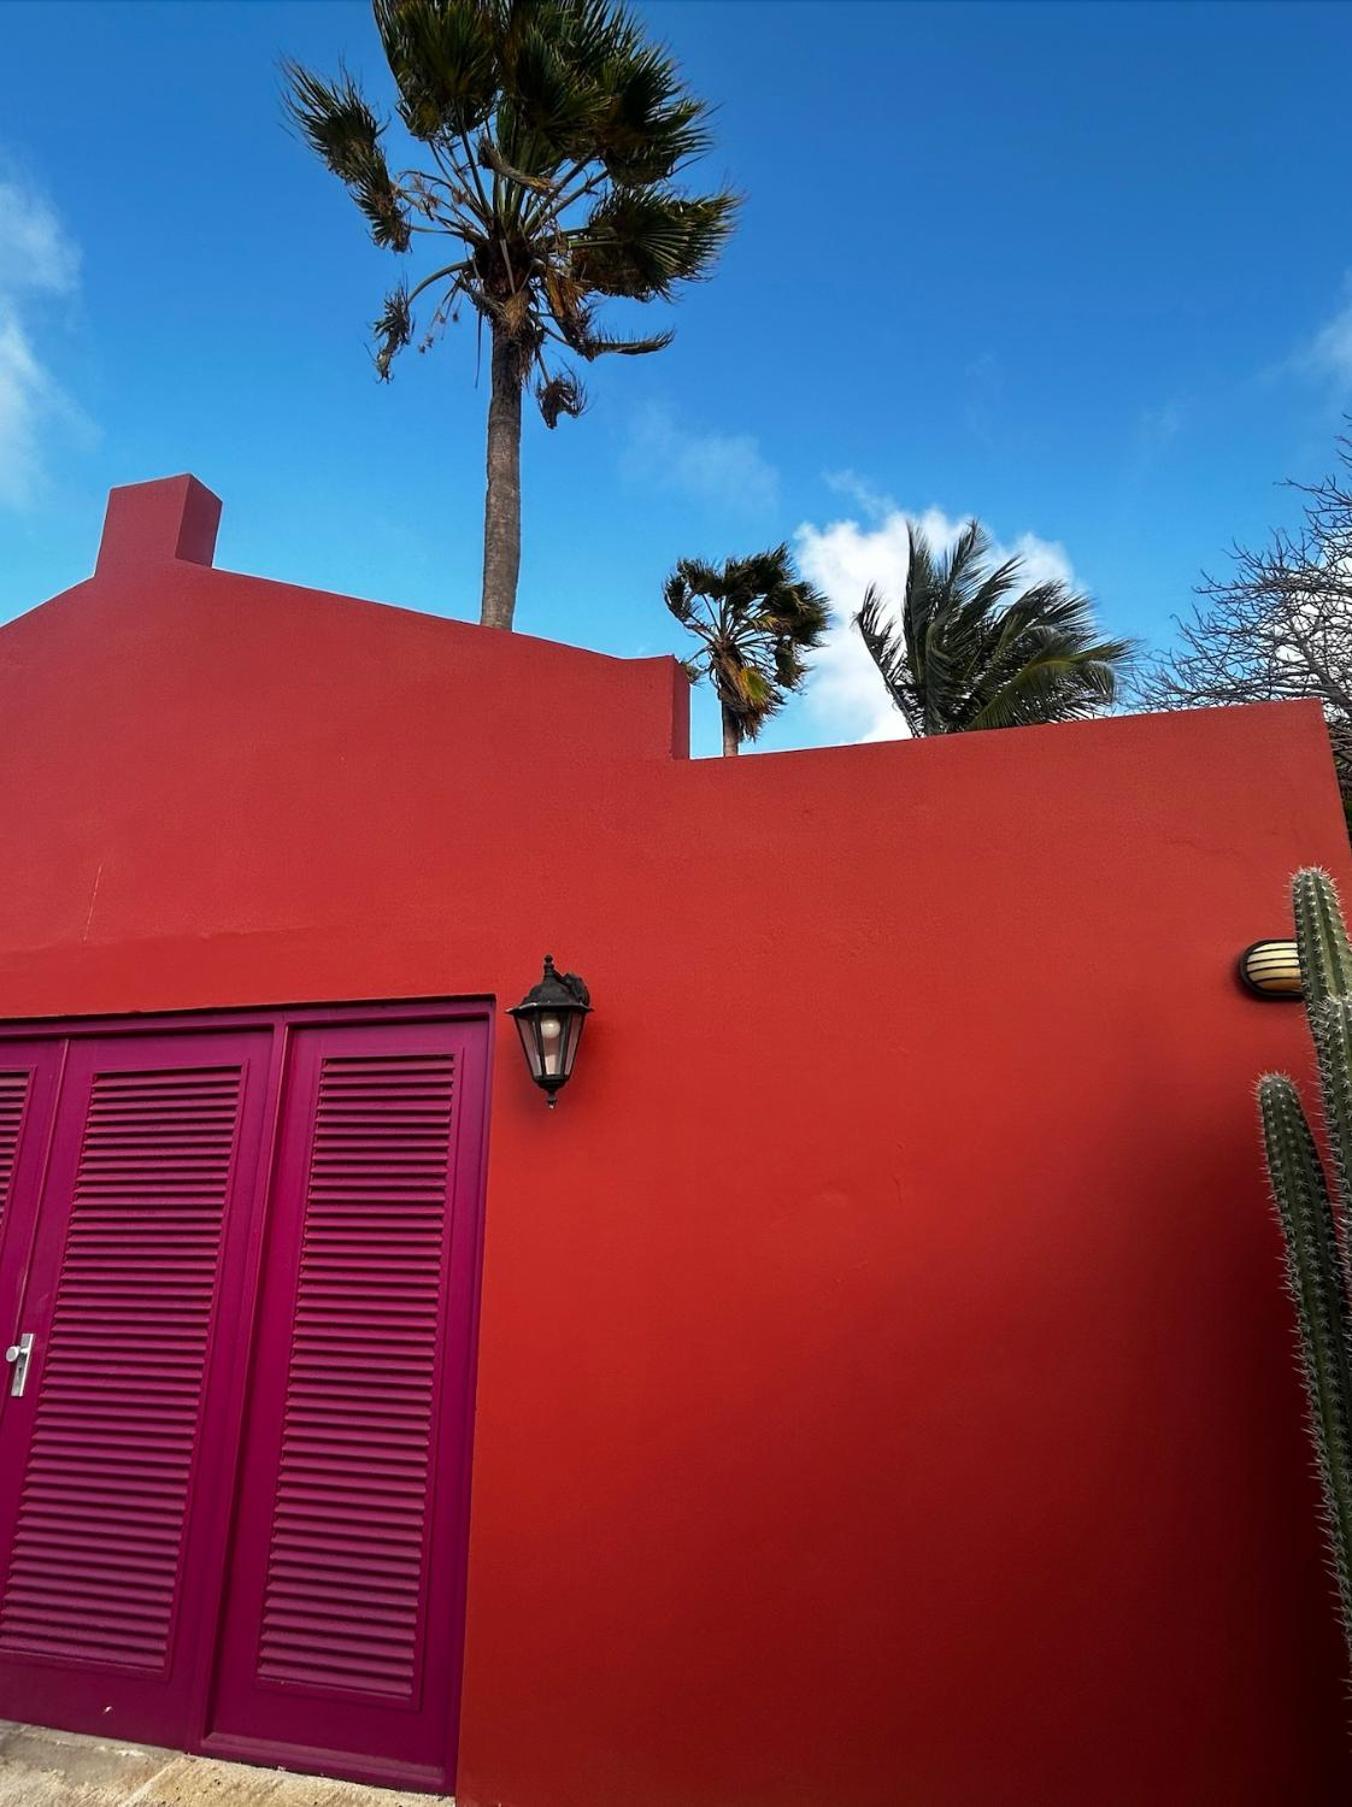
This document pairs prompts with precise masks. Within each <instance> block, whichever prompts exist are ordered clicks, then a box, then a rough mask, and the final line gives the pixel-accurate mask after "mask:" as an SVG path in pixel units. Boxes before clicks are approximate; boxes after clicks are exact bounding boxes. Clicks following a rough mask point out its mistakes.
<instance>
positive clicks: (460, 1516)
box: [207, 1020, 487, 1788]
mask: <svg viewBox="0 0 1352 1807" xmlns="http://www.w3.org/2000/svg"><path fill="white" fill-rule="evenodd" d="M486 1059H487V1024H486V1023H485V1022H483V1021H481V1020H461V1021H444V1022H425V1021H424V1022H417V1021H410V1022H399V1021H392V1022H388V1023H385V1024H370V1023H368V1024H364V1025H360V1026H350V1027H313V1028H308V1029H307V1028H302V1029H299V1030H298V1031H296V1032H295V1034H294V1036H293V1042H292V1053H291V1059H290V1062H289V1066H288V1072H287V1077H286V1080H285V1084H284V1091H283V1105H282V1122H281V1132H280V1140H279V1148H278V1159H277V1164H276V1169H275V1173H274V1179H273V1186H272V1193H271V1197H270V1200H269V1205H268V1230H267V1240H266V1243H265V1249H264V1261H263V1283H262V1293H261V1297H260V1311H259V1328H258V1332H257V1340H256V1346H255V1349H254V1353H253V1364H252V1378H251V1396H250V1403H249V1408H248V1414H247V1418H246V1424H245V1435H244V1447H243V1452H242V1459H241V1466H240V1480H239V1496H238V1503H237V1509H236V1528H235V1537H234V1549H233V1556H232V1562H231V1570H230V1581H229V1586H228V1589H227V1604H226V1612H225V1618H224V1623H223V1630H222V1639H221V1651H220V1659H219V1667H218V1673H217V1683H216V1690H215V1698H214V1703H213V1708H212V1713H211V1719H210V1726H211V1730H210V1734H209V1736H208V1740H207V1748H208V1749H211V1750H213V1751H217V1752H219V1753H221V1754H231V1755H235V1756H241V1757H245V1758H248V1757H250V1756H255V1757H263V1756H266V1758H267V1760H268V1761H271V1762H276V1761H281V1762H284V1763H289V1764H292V1765H294V1766H295V1767H298V1768H308V1769H318V1770H320V1771H324V1770H329V1771H332V1772H334V1773H338V1774H342V1775H347V1776H355V1777H358V1778H361V1779H367V1780H371V1781H395V1782H401V1783H403V1784H405V1785H410V1786H411V1785H417V1786H420V1787H429V1788H439V1787H443V1786H445V1785H446V1784H447V1783H448V1782H449V1780H450V1779H451V1777H452V1775H453V1763H454V1753H453V1748H452V1746H453V1735H454V1714H455V1709H456V1705H457V1695H458V1686H459V1667H460V1652H461V1644H462V1639H463V1623H462V1621H463V1603H462V1593H463V1578H464V1562H465V1529H466V1506H467V1493H468V1488H467V1482H468V1436H469V1401H470V1392H469V1388H470V1370H471V1357H472V1347H473V1345H472V1331H473V1313H474V1299H475V1289H476V1282H477V1271H478V1246H477V1245H478V1223H479V1193H480V1187H481V1184H482V1180H481V1171H480V1163H481V1158H482V1146H481V1144H482V1133H483V1116H484V1083H485V1067H486Z"/></svg>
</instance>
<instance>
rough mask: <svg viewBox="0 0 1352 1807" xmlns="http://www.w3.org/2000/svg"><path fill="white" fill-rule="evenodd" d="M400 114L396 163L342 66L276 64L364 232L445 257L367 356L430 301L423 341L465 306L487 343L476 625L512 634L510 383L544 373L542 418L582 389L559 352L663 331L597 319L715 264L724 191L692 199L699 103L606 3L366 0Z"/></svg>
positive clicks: (402, 342) (390, 308) (410, 330)
mask: <svg viewBox="0 0 1352 1807" xmlns="http://www.w3.org/2000/svg"><path fill="white" fill-rule="evenodd" d="M373 10H374V13H375V22H376V29H377V30H378V31H379V33H380V40H381V44H382V46H383V47H384V51H385V56H386V58H387V60H388V62H389V66H390V71H391V73H392V75H393V76H394V81H395V86H396V89H397V91H398V100H397V108H398V113H399V117H400V120H401V121H402V123H403V125H404V127H405V129H406V130H407V132H408V133H409V135H410V136H411V137H412V138H413V139H415V140H417V142H418V144H420V145H421V146H423V147H424V150H425V153H426V155H425V157H424V159H423V167H422V168H420V169H400V170H397V171H392V170H391V168H390V166H389V163H388V161H387V159H386V156H385V150H384V147H383V146H382V142H381V140H382V138H383V136H384V134H385V131H386V129H387V125H388V122H387V121H382V120H379V119H378V118H377V117H376V115H375V113H374V112H373V111H372V110H371V108H370V107H369V106H368V105H367V103H366V101H365V100H364V99H363V97H362V94H361V92H360V90H359V89H358V87H357V86H356V84H355V83H354V82H353V80H352V78H351V77H350V76H349V75H348V74H347V73H346V71H340V73H339V75H338V77H337V79H336V80H334V81H326V80H324V79H323V78H321V77H320V76H317V75H314V74H312V73H311V72H310V71H309V70H308V69H305V68H302V67H301V66H300V65H299V64H298V63H295V62H291V61H286V62H284V63H283V66H282V67H283V73H284V75H285V78H286V84H287V94H286V105H287V109H288V111H289V113H290V115H291V118H292V119H293V121H294V122H295V124H296V125H297V126H298V127H299V129H300V131H301V134H302V135H303V137H304V138H305V139H306V140H307V142H308V143H309V144H310V145H311V147H312V148H313V149H314V150H315V151H316V152H317V153H318V155H319V156H320V157H321V158H322V159H323V161H324V162H325V163H326V164H327V165H328V167H329V169H331V170H332V171H333V173H334V175H336V176H338V177H339V178H340V180H341V181H342V182H343V183H344V184H345V185H346V186H347V188H348V189H349V191H350V192H351V194H352V197H353V199H354V200H355V201H356V203H357V206H358V207H359V208H360V209H361V212H362V213H363V214H364V215H365V217H366V221H367V224H368V226H369V228H370V231H371V236H372V238H373V239H374V240H375V242H376V244H377V245H380V246H383V247H384V248H385V249H387V250H390V251H394V252H398V253H405V252H408V251H409V250H410V249H411V247H412V245H413V243H414V240H415V239H416V238H421V237H430V238H432V239H434V240H437V239H440V240H443V241H449V248H450V250H451V252H452V255H451V256H450V257H449V259H448V258H446V257H445V256H444V255H443V257H442V259H440V260H438V267H437V268H435V269H432V270H430V271H428V273H427V274H425V275H423V276H421V277H420V278H419V279H418V280H417V281H416V282H415V283H413V285H412V286H411V287H410V285H409V282H408V280H407V279H405V280H403V281H401V282H400V283H399V284H398V285H397V287H396V288H395V289H394V290H393V292H392V293H391V294H390V295H389V296H388V297H387V298H386V301H385V305H384V308H383V310H382V312H381V315H380V318H379V319H378V320H377V321H376V322H375V334H376V369H377V372H378V373H379V375H380V376H381V378H382V379H387V378H388V377H389V374H390V366H391V362H392V360H393V359H394V357H395V355H396V354H397V353H398V352H399V351H401V350H402V349H403V347H404V346H406V345H407V344H409V343H410V341H411V340H412V338H413V336H414V332H415V330H416V329H415V321H414V304H415V303H416V302H418V301H419V300H421V299H423V298H424V297H425V298H426V300H425V303H424V305H425V306H426V307H428V308H429V309H430V312H429V313H428V314H427V316H426V324H425V331H424V335H423V338H422V340H421V343H420V345H419V349H420V350H425V349H426V348H427V346H428V344H429V343H431V341H432V340H434V339H435V338H436V337H437V336H438V335H439V333H440V332H441V330H442V328H444V326H445V325H446V323H447V321H448V320H454V319H456V318H457V317H458V314H459V309H460V306H461V304H462V302H467V303H468V304H469V306H470V308H471V309H472V310H473V312H474V314H475V315H476V317H477V319H478V321H479V324H480V329H481V330H482V328H483V326H484V325H485V324H486V325H487V328H488V334H489V340H490V345H491V356H490V364H489V369H490V373H491V374H490V400H489V406H488V459H487V467H488V483H487V494H486V499H485V505H484V568H483V595H482V604H481V611H480V619H481V620H482V621H483V622H484V623H485V625H487V626H490V627H504V628H510V627H511V625H512V616H513V613H514V611H515V607H516V585H517V573H518V568H519V566H520V561H521V392H522V389H523V388H524V386H525V384H526V382H527V381H528V379H529V378H530V377H531V376H532V375H534V376H535V377H536V389H535V398H536V401H537V402H538V403H539V407H540V413H541V415H542V416H543V418H544V422H545V425H546V426H548V427H553V426H555V425H556V424H557V422H558V420H559V417H560V416H561V415H564V414H568V415H574V416H576V415H578V414H580V413H581V412H582V409H583V407H584V405H585V396H584V393H583V389H582V386H581V384H580V383H579V381H578V379H577V377H576V375H575V374H574V373H573V372H572V371H571V370H570V369H568V368H567V366H566V365H562V364H560V363H558V362H557V353H558V352H559V351H560V350H562V351H563V352H571V353H573V354H574V355H575V356H577V357H579V358H581V359H583V360H584V361H586V362H590V361H591V360H592V359H594V358H598V357H600V356H602V355H603V354H605V353H608V352H610V353H621V354H623V355H625V356H629V357H634V356H638V355H641V354H643V353H645V352H653V351H659V350H661V348H662V347H663V346H665V345H667V344H669V343H670V341H671V336H672V335H671V334H670V333H669V332H664V333H659V334H657V335H655V336H654V337H651V338H640V339H630V338H620V337H615V336H613V335H611V334H610V333H607V332H605V331H603V330H602V329H601V328H600V327H599V326H598V325H597V323H596V310H597V307H598V304H599V303H600V302H601V301H602V300H604V299H606V298H608V297H611V296H619V297H624V298H627V299H630V300H634V301H654V300H662V301H669V300H671V299H672V297H673V295H674V293H675V291H676V288H677V285H678V284H680V283H683V282H692V281H694V280H696V279H697V278H699V277H702V276H706V275H708V274H709V273H710V272H711V270H712V268H713V266H714V264H715V262H716V261H717V258H718V254H719V251H720V249H721V248H722V245H723V243H724V241H725V240H726V239H727V237H728V235H729V233H730V232H731V230H732V224H733V216H734V212H735V208H736V200H735V197H734V196H732V195H731V194H729V193H727V192H725V191H719V192H716V193H712V194H705V195H689V194H686V193H684V192H683V191H682V190H681V189H680V188H679V187H678V186H677V185H676V184H675V180H674V179H675V178H676V176H677V175H678V174H679V172H680V171H681V170H682V169H684V168H685V166H686V165H687V164H688V163H689V162H690V161H691V159H692V158H694V157H696V156H698V155H699V154H700V152H702V151H703V150H704V149H705V148H706V147H707V145H708V142H709V138H708V132H707V129H706V120H707V115H708V108H707V106H706V104H705V102H703V101H702V100H699V99H697V98H696V97H695V96H694V95H693V94H691V92H690V90H689V89H688V88H687V87H686V85H685V83H684V82H683V80H682V79H681V75H680V72H679V69H678V68H677V65H676V63H675V61H674V60H673V59H672V57H671V56H669V55H668V54H667V52H666V51H665V50H662V49H660V48H658V47H656V46H654V45H652V44H650V43H648V42H647V41H646V40H645V38H644V36H643V33H642V31H641V29H640V27H639V24H638V21H637V20H636V19H635V18H634V17H633V16H632V15H631V14H630V13H629V12H628V11H627V10H626V9H625V7H624V6H623V5H622V4H619V3H618V0H373Z"/></svg>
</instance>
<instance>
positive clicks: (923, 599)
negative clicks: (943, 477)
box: [856, 521, 1131, 734]
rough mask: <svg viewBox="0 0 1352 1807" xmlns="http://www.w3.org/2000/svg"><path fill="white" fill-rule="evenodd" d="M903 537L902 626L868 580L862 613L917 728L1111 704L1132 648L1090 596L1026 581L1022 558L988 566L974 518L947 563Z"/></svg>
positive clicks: (1060, 718)
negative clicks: (1100, 616)
mask: <svg viewBox="0 0 1352 1807" xmlns="http://www.w3.org/2000/svg"><path fill="white" fill-rule="evenodd" d="M907 535H908V538H909V541H910V562H909V564H908V566H907V570H906V589H905V593H904V595H903V598H902V604H901V621H900V626H899V627H897V626H894V625H891V624H889V623H888V622H887V621H885V620H884V617H883V600H882V597H881V595H880V594H879V592H878V590H877V589H876V588H875V587H874V586H873V585H872V584H870V585H869V588H868V591H867V593H866V594H865V597H864V604H863V607H862V608H861V609H860V611H859V614H858V616H857V618H856V619H857V622H858V626H859V631H860V633H861V634H862V635H863V637H864V644H865V646H867V648H868V650H869V652H870V653H871V654H872V657H873V662H874V664H875V665H876V666H877V667H878V670H879V672H880V673H881V674H882V680H883V682H884V684H886V686H887V689H888V693H889V695H890V696H891V698H892V701H893V702H894V703H895V704H896V706H897V708H898V709H900V711H901V713H902V714H903V715H904V716H905V718H906V724H907V726H908V727H909V728H910V730H911V733H912V734H960V733H965V732H968V731H969V730H971V729H975V728H1022V727H1027V726H1029V725H1030V724H1032V723H1034V722H1064V721H1074V720H1078V719H1080V718H1081V717H1084V716H1088V715H1094V714H1096V713H1097V712H1098V711H1099V710H1100V709H1104V708H1106V707H1107V706H1108V705H1109V704H1110V703H1111V702H1112V700H1113V697H1114V694H1115V692H1116V684H1117V668H1118V667H1119V666H1120V665H1121V664H1122V662H1123V661H1124V660H1125V659H1127V658H1128V657H1129V656H1130V653H1131V645H1130V642H1128V641H1125V640H1102V639H1099V638H1098V634H1097V629H1096V628H1095V625H1094V617H1093V605H1092V604H1091V602H1090V600H1089V598H1088V597H1087V596H1081V595H1078V594H1077V593H1076V592H1075V591H1073V590H1071V589H1069V588H1068V587H1067V586H1066V585H1065V584H1063V583H1060V582H1057V581H1051V582H1047V583H1038V584H1030V585H1028V586H1027V587H1022V586H1021V583H1020V576H1021V572H1022V569H1023V561H1022V559H1020V558H1010V559H1006V560H1005V562H1004V563H1003V564H1002V565H997V566H996V567H995V568H994V569H993V570H992V569H991V568H990V550H991V547H990V540H989V539H988V538H987V536H986V534H985V533H984V532H983V531H982V529H981V527H980V526H979V525H978V524H977V523H976V522H975V521H969V522H968V523H967V525H966V526H965V527H964V528H963V529H962V532H961V533H960V534H959V535H958V538H957V542H956V544H955V545H954V546H953V549H952V550H951V551H950V552H949V553H948V554H947V555H946V556H945V557H942V558H936V556H935V554H934V552H933V550H932V549H931V548H930V546H929V545H928V544H927V543H926V540H925V538H924V536H923V534H920V533H917V532H916V530H915V529H914V528H913V527H910V526H908V528H907Z"/></svg>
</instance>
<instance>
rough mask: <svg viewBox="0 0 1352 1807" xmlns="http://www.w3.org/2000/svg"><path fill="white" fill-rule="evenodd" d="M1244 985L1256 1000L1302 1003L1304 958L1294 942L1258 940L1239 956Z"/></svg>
mask: <svg viewBox="0 0 1352 1807" xmlns="http://www.w3.org/2000/svg"><path fill="white" fill-rule="evenodd" d="M1239 978H1240V983H1241V984H1242V985H1243V986H1244V989H1245V990H1246V991H1251V992H1252V993H1253V994H1254V996H1255V997H1259V998H1270V999H1273V1000H1275V1001H1276V1002H1279V1003H1280V1002H1285V1003H1290V1004H1298V1003H1299V1002H1300V1000H1301V997H1302V995H1303V993H1302V991H1301V985H1300V956H1299V954H1298V953H1297V951H1296V944H1295V942H1294V941H1255V942H1253V943H1252V944H1251V945H1250V946H1249V947H1246V948H1245V950H1244V952H1243V953H1242V954H1241V955H1240V956H1239Z"/></svg>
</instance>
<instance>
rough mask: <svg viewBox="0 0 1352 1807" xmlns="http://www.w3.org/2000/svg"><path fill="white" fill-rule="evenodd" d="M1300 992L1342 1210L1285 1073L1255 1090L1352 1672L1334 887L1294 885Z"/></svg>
mask: <svg viewBox="0 0 1352 1807" xmlns="http://www.w3.org/2000/svg"><path fill="white" fill-rule="evenodd" d="M1292 903H1293V906H1294V913H1295V920H1296V941H1297V945H1298V946H1299V949H1300V971H1301V984H1302V989H1303V992H1304V996H1305V1010H1306V1015H1307V1016H1308V1018H1309V1024H1310V1033H1311V1036H1312V1037H1313V1040H1314V1047H1315V1053H1316V1056H1317V1058H1318V1063H1319V1089H1320V1093H1321V1096H1322V1103H1323V1114H1324V1126H1325V1129H1326V1131H1327V1139H1328V1146H1329V1150H1330V1153H1331V1154H1332V1156H1333V1164H1334V1169H1335V1180H1336V1186H1335V1187H1334V1188H1333V1189H1332V1190H1333V1191H1334V1192H1336V1203H1335V1201H1334V1198H1333V1197H1332V1196H1331V1189H1330V1186H1329V1183H1328V1181H1327V1179H1326V1178H1325V1175H1324V1168H1323V1164H1322V1163H1321V1161H1320V1158H1319V1152H1318V1149H1317V1148H1316V1146H1315V1139H1314V1136H1313V1135H1312V1133H1311V1131H1310V1125H1309V1123H1308V1121H1307V1119H1306V1116H1305V1112H1304V1111H1303V1110H1302V1108H1301V1103H1300V1095H1299V1093H1298V1092H1297V1091H1296V1088H1295V1085H1294V1084H1293V1083H1292V1081H1291V1080H1290V1079H1288V1078H1287V1077H1286V1075H1285V1074H1284V1073H1267V1074H1265V1075H1264V1076H1263V1078H1261V1079H1260V1080H1259V1082H1258V1103H1259V1109H1260V1111H1261V1113H1262V1119H1263V1143H1264V1148H1265V1150H1266V1154H1267V1168H1268V1177H1269V1179H1270V1180H1271V1182H1272V1192H1273V1197H1274V1199H1275V1200H1276V1205H1277V1213H1278V1216H1279V1217H1280V1219H1281V1225H1282V1233H1283V1236H1284V1238H1285V1241H1286V1274H1287V1283H1288V1286H1289V1289H1290V1293H1291V1297H1292V1300H1293V1301H1294V1303H1295V1307H1296V1316H1297V1321H1298V1324H1299V1330H1300V1352H1301V1361H1302V1365H1303V1367H1304V1370H1305V1391H1306V1395H1307V1398H1308V1401H1309V1408H1310V1429H1311V1433H1312V1436H1313V1439H1314V1445H1315V1451H1316V1454H1317V1456H1318V1462H1319V1477H1320V1481H1321V1483H1322V1485H1323V1492H1324V1508H1325V1518H1326V1522H1327V1529H1328V1537H1329V1543H1330V1545H1331V1548H1332V1553H1333V1568H1334V1574H1335V1577H1336V1579H1337V1583H1338V1599H1339V1605H1340V1608H1341V1612H1342V1622H1343V1635H1344V1638H1345V1639H1346V1641H1347V1645H1348V1652H1349V1659H1350V1660H1352V1263H1350V1262H1349V1255H1348V1245H1347V1226H1348V1225H1349V1223H1352V945H1349V942H1348V936H1347V930H1346V928H1345V927H1344V926H1343V919H1342V915H1341V913H1340V911H1339V908H1338V894H1337V892H1336V891H1335V890H1334V888H1333V884H1332V881H1331V880H1330V879H1329V877H1328V875H1327V874H1326V873H1323V872H1318V871H1315V870H1312V869H1311V870H1306V871H1303V872H1298V873H1297V874H1296V876H1295V879H1294V881H1293V885H1292Z"/></svg>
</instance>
